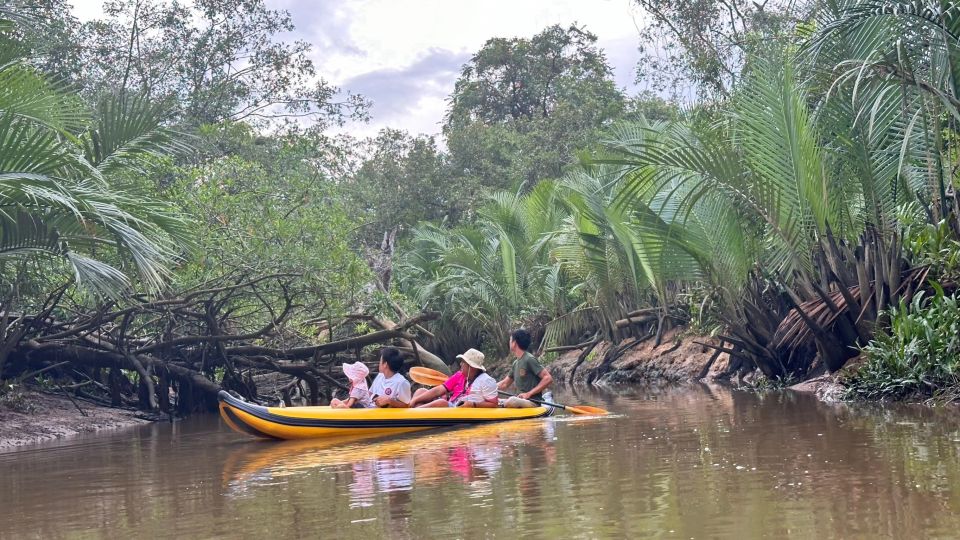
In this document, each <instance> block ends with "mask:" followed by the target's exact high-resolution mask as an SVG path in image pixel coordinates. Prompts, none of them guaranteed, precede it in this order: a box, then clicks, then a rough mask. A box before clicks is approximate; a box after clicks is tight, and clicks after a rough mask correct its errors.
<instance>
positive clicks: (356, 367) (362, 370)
mask: <svg viewBox="0 0 960 540" xmlns="http://www.w3.org/2000/svg"><path fill="white" fill-rule="evenodd" d="M369 373H370V369H369V368H367V366H366V364H364V363H363V362H354V363H352V364H343V374H344V375H346V376H347V378H348V379H350V380H351V381H352V382H360V381H364V382H365V381H366V379H367V375H368V374H369Z"/></svg>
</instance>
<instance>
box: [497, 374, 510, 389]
mask: <svg viewBox="0 0 960 540" xmlns="http://www.w3.org/2000/svg"><path fill="white" fill-rule="evenodd" d="M511 384H513V377H511V376H510V375H507V376H506V377H504V378H503V380H501V381H500V382H498V383H497V390H506V389H507V388H510V385H511Z"/></svg>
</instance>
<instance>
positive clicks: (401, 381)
mask: <svg viewBox="0 0 960 540" xmlns="http://www.w3.org/2000/svg"><path fill="white" fill-rule="evenodd" d="M370 393H371V394H373V395H375V396H386V397H388V398H393V399H395V400H397V401H402V402H404V403H410V399H411V398H412V397H413V396H412V395H411V394H410V381H408V380H407V379H406V378H405V377H404V376H403V375H401V374H399V373H394V374H393V376H392V377H390V378H389V379H388V378H386V377H384V376H383V373H378V374H377V378H376V379H374V380H373V384H372V385H371V386H370Z"/></svg>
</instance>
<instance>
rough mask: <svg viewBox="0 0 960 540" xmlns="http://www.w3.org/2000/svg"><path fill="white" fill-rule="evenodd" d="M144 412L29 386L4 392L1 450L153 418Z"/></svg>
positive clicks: (0, 408)
mask: <svg viewBox="0 0 960 540" xmlns="http://www.w3.org/2000/svg"><path fill="white" fill-rule="evenodd" d="M142 415H143V413H141V412H138V411H131V410H127V409H115V408H111V407H105V406H103V405H97V404H93V403H89V402H86V401H76V403H74V402H72V401H71V400H69V399H67V398H66V397H63V396H57V395H51V394H46V393H41V392H34V391H29V390H28V391H23V392H17V393H8V394H4V395H3V399H2V400H0V451H3V450H9V449H12V448H15V447H18V446H24V445H28V444H35V443H39V442H44V441H51V440H54V439H60V438H63V437H69V436H74V435H79V434H81V433H91V432H97V431H103V430H113V429H123V428H130V427H134V426H139V425H142V424H146V423H148V422H150V420H148V419H146V418H144V417H143V416H142Z"/></svg>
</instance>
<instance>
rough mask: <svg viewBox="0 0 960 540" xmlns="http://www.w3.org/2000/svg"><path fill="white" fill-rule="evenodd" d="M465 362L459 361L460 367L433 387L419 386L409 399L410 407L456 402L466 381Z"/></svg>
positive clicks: (439, 405) (446, 404)
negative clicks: (441, 382)
mask: <svg viewBox="0 0 960 540" xmlns="http://www.w3.org/2000/svg"><path fill="white" fill-rule="evenodd" d="M466 365H467V364H466V363H465V362H462V361H461V362H460V369H458V370H457V371H456V372H454V374H453V375H451V376H449V377H447V380H445V381H443V384H440V385H437V386H434V387H433V388H420V389H419V390H417V391H416V392H414V393H413V399H412V400H411V401H410V406H411V407H447V406H449V404H450V403H456V401H457V398H459V397H460V396H461V395H462V394H463V389H464V387H465V386H466V383H467V377H466V374H465V373H464V371H465V367H466Z"/></svg>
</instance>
